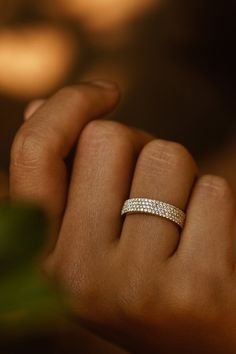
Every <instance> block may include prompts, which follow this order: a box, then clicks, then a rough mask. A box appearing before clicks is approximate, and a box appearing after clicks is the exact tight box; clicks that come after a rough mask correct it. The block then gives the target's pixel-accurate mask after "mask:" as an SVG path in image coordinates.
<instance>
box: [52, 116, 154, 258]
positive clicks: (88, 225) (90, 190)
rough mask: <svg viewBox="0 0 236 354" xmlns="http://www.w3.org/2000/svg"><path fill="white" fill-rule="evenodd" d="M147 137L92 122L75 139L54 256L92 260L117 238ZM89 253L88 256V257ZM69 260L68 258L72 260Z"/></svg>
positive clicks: (142, 133) (105, 122) (106, 122)
mask: <svg viewBox="0 0 236 354" xmlns="http://www.w3.org/2000/svg"><path fill="white" fill-rule="evenodd" d="M151 139H153V137H151V136H150V135H149V134H146V133H144V132H141V131H138V130H135V129H131V128H128V127H126V126H123V125H122V124H120V123H116V122H111V121H93V122H91V123H89V124H88V125H87V126H86V127H85V129H84V131H83V132H82V134H81V137H80V141H79V145H78V149H77V153H76V157H75V161H74V168H73V176H72V181H71V185H70V191H69V197H68V203H67V208H66V213H65V217H64V221H63V226H62V231H61V235H60V237H59V239H58V244H57V249H56V253H57V256H58V257H59V258H61V256H60V255H61V253H63V255H64V258H65V259H68V258H67V257H66V256H65V252H68V254H69V258H70V259H78V256H79V254H81V253H84V254H88V253H89V254H94V253H95V254H98V252H99V250H101V249H102V250H103V253H104V248H106V247H107V246H108V244H111V243H112V241H114V240H117V238H118V237H119V236H120V232H121V225H122V218H121V215H120V212H121V208H122V204H123V202H124V199H125V198H126V197H127V195H128V193H129V189H130V183H131V180H132V175H133V171H134V167H135V162H136V159H137V156H138V154H139V152H140V150H141V149H142V147H143V146H144V145H145V144H146V143H147V142H148V141H150V140H151ZM93 251H94V252H93ZM73 255H74V257H73Z"/></svg>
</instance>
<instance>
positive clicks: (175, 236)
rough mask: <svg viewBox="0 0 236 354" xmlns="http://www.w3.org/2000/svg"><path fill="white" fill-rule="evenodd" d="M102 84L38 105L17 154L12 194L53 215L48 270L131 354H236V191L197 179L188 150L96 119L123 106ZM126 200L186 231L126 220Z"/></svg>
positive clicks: (80, 310)
mask: <svg viewBox="0 0 236 354" xmlns="http://www.w3.org/2000/svg"><path fill="white" fill-rule="evenodd" d="M104 85H105V84H104V83H101V82H100V83H99V82H98V83H91V84H82V85H79V86H78V87H69V88H65V89H63V90H61V91H59V92H58V93H57V94H56V95H54V96H53V97H52V98H50V99H49V100H48V101H46V102H45V103H43V105H41V104H40V105H38V107H37V110H36V112H34V114H33V115H31V117H30V119H28V120H27V121H26V123H25V124H24V125H23V126H22V128H21V129H20V131H19V133H18V134H17V136H16V139H15V142H14V145H13V148H12V161H11V183H10V184H11V195H12V198H26V199H31V200H36V201H37V202H38V203H41V204H42V205H44V206H45V208H47V210H48V211H49V213H50V215H51V218H52V225H53V227H52V238H53V248H52V250H51V252H50V254H49V256H48V257H47V260H46V269H47V272H48V273H49V274H50V276H51V277H52V278H54V280H56V281H57V282H58V283H59V284H60V285H61V286H62V287H63V289H64V290H65V292H66V293H67V295H68V299H70V303H71V306H72V309H73V313H74V315H75V316H76V317H77V318H78V319H79V320H80V322H81V323H83V324H84V325H85V326H87V327H89V328H90V329H91V330H93V331H95V332H96V333H99V334H101V335H102V336H105V337H106V338H109V339H110V340H113V341H114V342H116V343H117V344H119V345H122V346H123V347H125V348H126V349H128V350H131V351H133V352H136V353H138V352H140V353H157V352H158V353H161V354H164V353H175V354H176V353H189V354H190V353H191V354H194V353H214V354H216V353H224V354H226V353H235V352H236V274H235V259H234V255H233V238H234V230H235V205H234V195H233V192H232V191H231V188H230V187H229V185H228V183H227V182H226V181H225V180H224V179H222V178H220V177H216V176H201V177H199V173H198V170H197V167H196V164H195V162H194V160H193V158H192V157H191V155H190V154H189V153H188V151H187V150H186V149H185V148H184V147H182V146H181V145H179V144H177V143H172V142H167V141H162V140H157V139H154V138H153V137H152V136H150V135H148V134H146V133H143V132H141V131H138V130H136V129H131V128H129V127H126V126H123V125H121V124H119V123H116V122H111V121H103V120H94V119H95V118H98V117H100V116H102V115H104V114H106V113H108V112H110V111H111V110H112V109H113V107H114V106H115V105H116V103H117V101H118V97H119V94H118V92H117V89H116V88H115V86H112V85H111V86H110V87H109V86H107V85H105V86H104ZM39 106H41V107H40V108H39ZM30 110H31V111H32V107H31V109H30ZM33 111H34V110H33ZM28 112H29V111H28ZM31 114H32V112H31ZM28 115H29V113H28V114H27V116H28ZM76 143H77V149H76V153H75V157H74V162H73V171H72V174H71V176H70V177H69V173H68V170H67V167H66V163H65V158H66V157H67V156H68V154H69V153H70V151H71V150H72V148H73V146H74V144H76ZM129 197H131V198H132V197H146V198H151V199H157V200H161V201H164V202H167V203H170V204H172V205H175V206H176V207H178V208H180V209H182V210H185V211H186V214H187V218H186V223H185V227H184V229H183V231H182V232H181V230H180V229H179V227H178V226H177V225H175V224H174V223H172V222H171V221H168V220H166V219H164V218H160V217H157V216H151V215H144V214H134V215H127V216H126V218H122V217H121V216H120V212H121V209H122V205H123V203H124V201H125V200H126V199H128V198H129Z"/></svg>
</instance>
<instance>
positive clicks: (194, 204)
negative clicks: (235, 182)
mask: <svg viewBox="0 0 236 354" xmlns="http://www.w3.org/2000/svg"><path fill="white" fill-rule="evenodd" d="M234 232H235V200H234V195H233V192H232V190H231V188H230V186H229V184H228V183H227V182H226V181H225V180H224V179H223V178H221V177H216V176H210V175H209V176H208V175H206V176H203V177H201V178H200V179H199V180H198V182H197V183H196V186H195V188H194V191H193V194H192V197H191V199H190V203H189V207H188V211H187V219H186V224H185V228H184V231H183V234H182V237H181V242H180V246H179V249H178V252H177V255H178V254H179V255H180V256H181V254H184V255H185V257H186V256H187V257H188V259H189V260H190V261H191V262H193V263H194V262H198V264H199V266H202V267H209V264H214V266H221V265H222V264H224V265H225V264H226V262H227V264H230V265H231V266H232V264H233V239H234Z"/></svg>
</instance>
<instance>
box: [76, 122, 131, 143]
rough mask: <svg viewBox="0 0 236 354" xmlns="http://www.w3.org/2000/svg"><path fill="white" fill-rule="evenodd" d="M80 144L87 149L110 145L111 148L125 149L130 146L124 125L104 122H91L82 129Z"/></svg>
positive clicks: (128, 135) (128, 133) (127, 132)
mask: <svg viewBox="0 0 236 354" xmlns="http://www.w3.org/2000/svg"><path fill="white" fill-rule="evenodd" d="M80 142H81V144H83V145H85V146H88V147H90V148H91V147H94V146H95V147H98V146H100V145H102V146H103V145H106V146H107V145H112V146H113V148H115V147H116V146H118V147H122V146H124V147H127V145H128V144H131V139H130V132H129V128H127V127H125V126H124V125H122V124H120V123H118V122H113V121H106V120H93V121H91V122H89V123H88V124H87V125H86V127H85V128H84V130H83V132H82V134H81V138H80Z"/></svg>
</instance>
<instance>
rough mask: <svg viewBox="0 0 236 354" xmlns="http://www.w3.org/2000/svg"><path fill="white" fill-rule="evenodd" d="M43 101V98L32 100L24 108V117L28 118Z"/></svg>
mask: <svg viewBox="0 0 236 354" xmlns="http://www.w3.org/2000/svg"><path fill="white" fill-rule="evenodd" d="M44 103H45V100H43V99H38V100H34V101H32V102H31V103H30V104H29V105H28V107H27V108H26V110H25V115H24V119H25V120H29V119H30V118H31V117H32V116H33V115H34V113H35V112H36V111H37V110H38V109H39V108H40V107H41V106H42V105H43V104H44Z"/></svg>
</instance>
